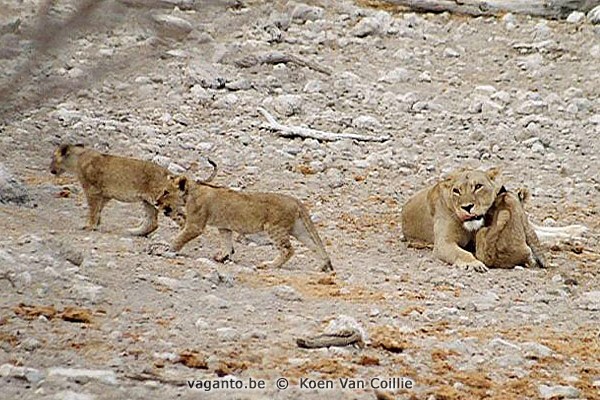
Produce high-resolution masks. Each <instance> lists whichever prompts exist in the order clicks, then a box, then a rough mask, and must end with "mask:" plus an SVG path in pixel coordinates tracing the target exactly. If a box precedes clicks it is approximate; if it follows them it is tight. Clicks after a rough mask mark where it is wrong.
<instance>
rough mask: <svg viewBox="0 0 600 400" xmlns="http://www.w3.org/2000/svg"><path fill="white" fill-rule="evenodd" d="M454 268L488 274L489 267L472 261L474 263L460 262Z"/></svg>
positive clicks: (477, 261)
mask: <svg viewBox="0 0 600 400" xmlns="http://www.w3.org/2000/svg"><path fill="white" fill-rule="evenodd" d="M454 266H456V267H459V268H464V269H465V270H467V271H475V272H487V271H488V267H486V266H485V264H484V263H482V262H481V261H479V260H472V261H463V260H458V261H456V262H455V263H454Z"/></svg>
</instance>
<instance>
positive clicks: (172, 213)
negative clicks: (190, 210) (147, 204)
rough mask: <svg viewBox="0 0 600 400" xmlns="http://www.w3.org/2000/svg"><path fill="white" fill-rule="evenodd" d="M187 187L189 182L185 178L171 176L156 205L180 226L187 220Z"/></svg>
mask: <svg viewBox="0 0 600 400" xmlns="http://www.w3.org/2000/svg"><path fill="white" fill-rule="evenodd" d="M187 186H188V180H187V178H186V177H185V176H183V175H181V176H169V177H168V178H167V185H166V186H165V187H164V189H163V191H162V193H161V194H160V196H159V197H158V198H157V199H156V202H155V204H154V205H155V206H156V208H158V209H159V210H160V211H162V212H163V214H165V216H167V217H169V218H171V219H173V220H174V221H176V222H177V223H178V224H179V225H183V222H184V220H185V213H184V209H185V199H186V197H187V196H186V195H187V189H188V188H187Z"/></svg>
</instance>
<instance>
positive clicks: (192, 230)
mask: <svg viewBox="0 0 600 400" xmlns="http://www.w3.org/2000/svg"><path fill="white" fill-rule="evenodd" d="M207 219H208V216H207V215H206V214H201V215H200V216H199V217H196V218H192V217H191V216H188V218H186V219H185V225H184V226H183V229H181V231H179V233H178V234H177V237H176V238H175V240H173V243H172V244H171V251H174V252H178V251H179V250H181V248H182V247H183V246H185V244H186V243H187V242H189V241H190V240H192V239H194V238H197V237H198V236H200V235H201V234H202V232H204V227H205V226H206V221H207Z"/></svg>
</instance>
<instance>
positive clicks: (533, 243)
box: [475, 189, 546, 268]
mask: <svg viewBox="0 0 600 400" xmlns="http://www.w3.org/2000/svg"><path fill="white" fill-rule="evenodd" d="M528 197H529V191H527V190H526V189H519V190H518V191H517V194H514V193H511V192H503V193H501V194H499V195H498V197H496V200H495V201H494V205H493V206H492V207H491V208H490V210H489V212H488V216H486V224H485V227H484V228H481V229H480V230H479V231H478V232H477V237H476V240H475V244H476V253H475V255H476V257H477V259H479V260H481V261H482V262H483V263H484V264H485V265H487V266H488V267H495V268H512V267H514V266H515V265H526V266H528V267H534V266H536V265H539V266H540V267H541V268H545V264H546V261H545V257H544V253H543V250H542V247H541V245H540V242H539V240H538V237H537V235H536V233H535V231H534V229H533V227H532V226H531V224H530V223H529V220H528V219H527V215H526V214H525V210H524V209H523V204H524V203H525V201H526V200H527V198H528Z"/></svg>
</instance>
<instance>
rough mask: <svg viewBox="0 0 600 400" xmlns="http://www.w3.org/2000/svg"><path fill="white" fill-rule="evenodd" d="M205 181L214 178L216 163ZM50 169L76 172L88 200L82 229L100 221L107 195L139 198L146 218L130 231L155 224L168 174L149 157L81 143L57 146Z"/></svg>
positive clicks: (147, 231) (140, 233)
mask: <svg viewBox="0 0 600 400" xmlns="http://www.w3.org/2000/svg"><path fill="white" fill-rule="evenodd" d="M209 162H210V163H211V165H212V166H213V172H212V174H211V176H210V177H209V178H208V180H207V181H210V180H212V179H213V178H214V176H215V175H216V172H217V168H216V165H215V164H214V163H213V162H212V161H210V160H209ZM50 172H51V173H52V174H54V175H60V174H62V173H63V172H71V173H73V174H75V175H77V178H78V179H79V182H80V183H81V186H82V187H83V192H84V194H85V197H86V199H87V204H88V209H89V211H88V220H87V224H86V226H85V228H84V229H87V230H94V229H96V228H97V227H98V225H99V224H100V214H101V212H102V209H103V208H104V206H105V205H106V203H108V202H109V201H110V200H111V199H115V200H118V201H122V202H126V203H134V202H142V203H143V205H144V211H145V214H146V219H145V220H144V222H143V223H142V225H141V226H139V227H138V228H136V229H132V230H130V231H129V232H130V233H131V234H133V235H138V236H146V235H148V234H150V233H152V232H154V231H155V230H156V228H158V210H157V209H156V208H155V207H154V202H155V201H156V199H157V198H158V197H159V196H160V195H161V194H162V193H163V188H164V187H165V185H166V184H167V182H168V180H167V178H168V177H169V176H171V175H172V174H171V173H170V172H169V171H168V170H167V169H165V168H163V167H160V166H158V165H156V164H154V163H152V162H150V161H144V160H136V159H134V158H128V157H119V156H112V155H108V154H103V153H99V152H97V151H95V150H91V149H87V148H85V147H84V146H83V145H82V144H75V145H70V144H63V145H60V146H58V148H57V149H56V150H55V151H54V155H53V156H52V162H51V164H50Z"/></svg>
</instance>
